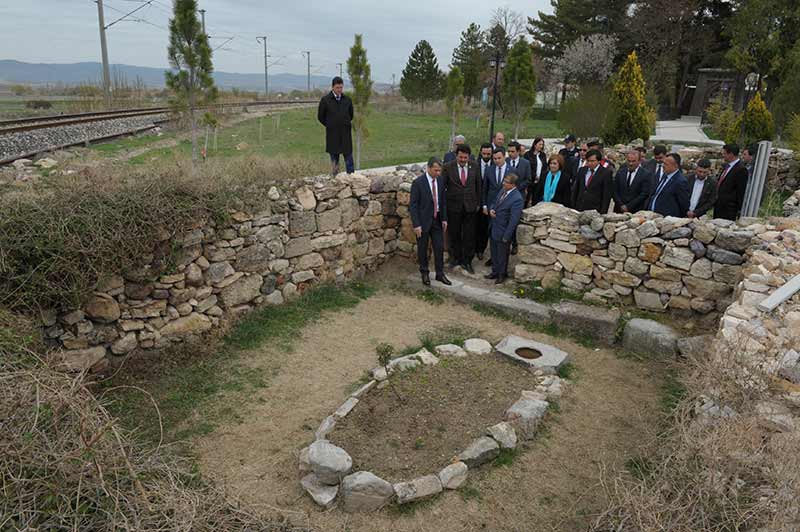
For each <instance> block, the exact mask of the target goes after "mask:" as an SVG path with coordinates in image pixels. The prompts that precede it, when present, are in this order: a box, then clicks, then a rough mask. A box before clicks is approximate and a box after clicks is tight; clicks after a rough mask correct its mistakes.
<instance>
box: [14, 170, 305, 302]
mask: <svg viewBox="0 0 800 532" xmlns="http://www.w3.org/2000/svg"><path fill="white" fill-rule="evenodd" d="M313 170H316V168H314V167H313V165H311V164H309V163H308V162H306V161H303V160H300V159H298V160H295V159H282V160H268V159H263V158H242V159H240V160H236V161H227V162H226V163H225V164H222V163H218V164H214V163H211V164H208V165H198V166H195V167H192V166H191V163H190V162H188V161H175V162H174V163H173V164H162V165H160V166H155V165H154V166H149V167H142V168H136V169H131V168H128V167H125V168H122V169H111V168H105V167H103V168H84V169H83V170H82V171H80V172H79V173H77V174H74V175H70V176H58V177H55V176H51V177H49V178H44V179H43V180H41V181H40V182H38V183H37V184H36V185H35V186H32V187H30V188H28V189H24V190H15V191H14V192H13V193H6V194H5V195H3V196H0V212H2V213H3V216H2V217H0V305H3V306H5V307H7V308H10V309H13V310H23V311H31V310H36V309H39V308H54V309H59V310H63V309H67V308H75V307H78V306H80V304H81V303H82V302H83V301H84V299H85V297H86V296H87V295H88V294H89V293H90V292H91V291H92V290H93V289H94V287H95V286H96V284H97V281H98V279H100V278H101V277H102V276H103V275H104V274H114V273H119V272H126V271H130V270H135V269H137V268H140V267H142V266H144V265H145V264H150V263H154V264H155V266H156V269H155V271H152V272H151V274H152V275H158V274H160V273H161V272H164V271H169V269H170V268H171V267H172V264H171V262H172V258H173V256H172V255H173V252H174V251H175V250H174V249H173V247H174V244H175V239H176V237H178V236H179V235H180V234H181V233H182V232H184V231H186V230H187V229H189V228H192V227H197V226H199V225H201V224H202V223H203V222H204V221H205V220H207V219H209V218H214V219H216V220H217V221H218V222H224V220H225V218H226V217H227V216H228V214H229V213H230V212H231V211H232V210H241V209H257V210H262V209H263V208H264V207H265V205H266V204H267V201H268V200H267V193H268V191H269V189H270V187H271V186H273V185H276V186H279V187H282V188H290V187H292V186H293V181H292V180H293V179H296V178H299V177H301V176H305V175H313V174H312V171H313ZM178 249H179V248H178Z"/></svg>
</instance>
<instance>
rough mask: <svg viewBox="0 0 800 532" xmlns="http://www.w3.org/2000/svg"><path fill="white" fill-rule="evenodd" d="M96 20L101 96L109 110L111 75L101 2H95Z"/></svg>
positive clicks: (101, 0) (98, 0)
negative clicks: (98, 26)
mask: <svg viewBox="0 0 800 532" xmlns="http://www.w3.org/2000/svg"><path fill="white" fill-rule="evenodd" d="M97 19H98V21H99V23H100V52H101V54H102V57H103V96H104V97H105V100H106V108H107V109H109V108H111V74H110V73H109V69H108V46H107V45H106V22H105V18H104V16H103V0H97Z"/></svg>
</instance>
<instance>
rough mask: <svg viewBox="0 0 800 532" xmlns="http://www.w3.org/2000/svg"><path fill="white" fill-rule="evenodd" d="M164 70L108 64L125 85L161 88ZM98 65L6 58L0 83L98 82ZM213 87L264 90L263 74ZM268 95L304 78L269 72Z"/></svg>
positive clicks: (326, 80) (326, 81)
mask: <svg viewBox="0 0 800 532" xmlns="http://www.w3.org/2000/svg"><path fill="white" fill-rule="evenodd" d="M164 70H166V68H152V67H140V66H132V65H111V71H112V74H111V75H112V76H114V75H115V74H114V72H119V73H120V74H121V75H123V76H124V77H125V78H127V80H128V82H129V83H132V82H134V81H135V80H136V78H137V77H138V78H140V79H141V80H142V82H143V83H144V84H145V85H147V86H148V87H154V88H157V87H163V86H164ZM102 77H103V74H102V66H101V64H100V63H96V62H92V63H70V64H59V63H23V62H21V61H13V60H9V59H3V60H0V82H7V83H25V84H30V85H46V84H50V85H55V84H59V83H60V84H64V85H77V84H80V83H86V82H91V83H99V82H100V80H101V79H102ZM214 79H215V81H216V83H217V86H218V87H220V88H224V89H232V88H237V89H242V90H250V91H262V90H264V74H263V73H261V74H239V73H232V72H214ZM330 82H331V77H330V76H311V86H312V88H313V87H317V88H323V87H324V88H327V87H329V86H330ZM269 89H270V92H272V91H276V92H287V91H291V90H294V89H298V90H305V89H306V76H303V75H297V74H286V73H276V74H273V73H270V75H269Z"/></svg>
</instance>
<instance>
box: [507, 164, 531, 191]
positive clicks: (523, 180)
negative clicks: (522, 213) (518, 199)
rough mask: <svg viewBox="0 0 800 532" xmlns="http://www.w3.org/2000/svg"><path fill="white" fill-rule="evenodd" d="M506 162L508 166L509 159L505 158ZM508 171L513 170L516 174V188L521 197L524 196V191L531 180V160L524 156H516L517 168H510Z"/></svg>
mask: <svg viewBox="0 0 800 532" xmlns="http://www.w3.org/2000/svg"><path fill="white" fill-rule="evenodd" d="M506 164H507V165H508V166H509V167H510V166H511V159H506ZM509 172H514V173H515V174H517V190H519V191H520V193H521V194H522V197H523V198H524V197H525V193H526V192H527V190H528V187H529V186H530V185H531V182H532V179H531V178H532V172H531V162H530V161H529V160H528V159H526V158H524V157H517V168H516V169H511V168H510V169H509Z"/></svg>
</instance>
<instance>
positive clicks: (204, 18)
mask: <svg viewBox="0 0 800 532" xmlns="http://www.w3.org/2000/svg"><path fill="white" fill-rule="evenodd" d="M200 18H201V20H202V21H203V35H206V36H208V33H206V10H205V9H201V10H200Z"/></svg>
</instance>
